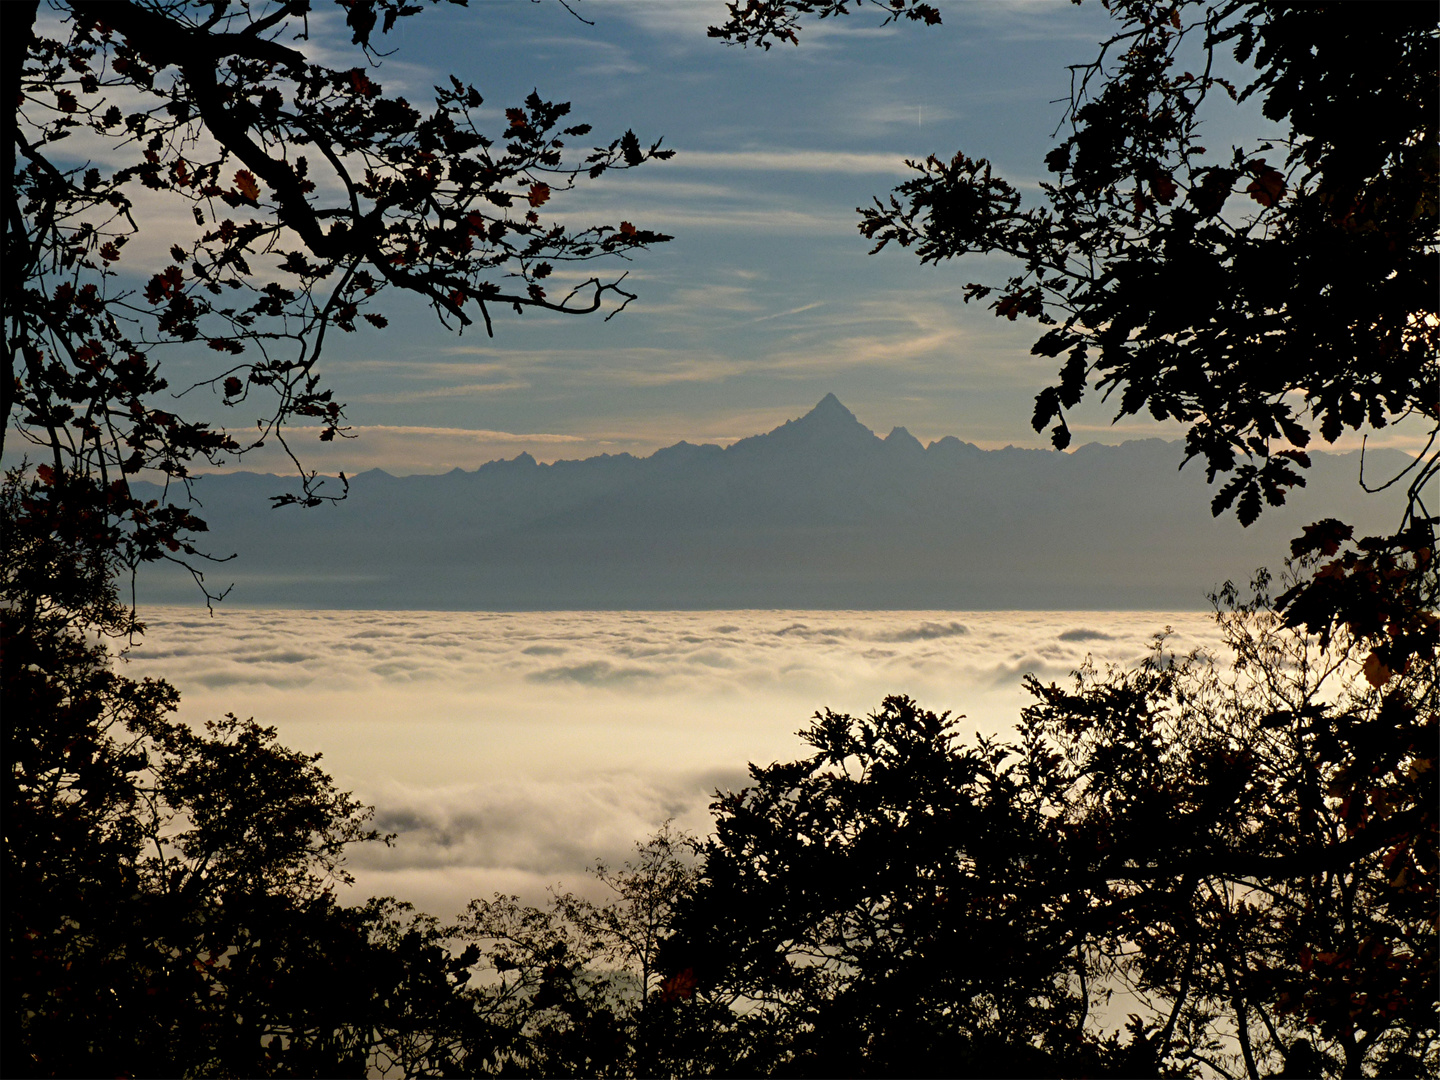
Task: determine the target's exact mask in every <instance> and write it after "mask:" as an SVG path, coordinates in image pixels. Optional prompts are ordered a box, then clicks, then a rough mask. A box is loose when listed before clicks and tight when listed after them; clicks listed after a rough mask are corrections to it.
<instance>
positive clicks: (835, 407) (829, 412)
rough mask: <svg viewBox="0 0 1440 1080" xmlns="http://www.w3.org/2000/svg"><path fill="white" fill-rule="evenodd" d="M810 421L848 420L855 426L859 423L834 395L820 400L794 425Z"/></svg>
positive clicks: (828, 395) (827, 395)
mask: <svg viewBox="0 0 1440 1080" xmlns="http://www.w3.org/2000/svg"><path fill="white" fill-rule="evenodd" d="M812 419H813V420H830V421H832V422H833V421H836V420H849V421H850V422H852V423H855V424H858V423H860V421H859V420H857V419H855V414H854V413H852V412H851V411H850V410H849V409H847V408H846V407H845V406H844V405H842V404H840V399H839V398H837V397H836V396H835V395H834V394H826V395H825V396H824V397H823V398H821V399H820V402H819V404H817V405H816V406H815V407H814V408H813V409H811V410H810V411H809V412H808V413H806V414H805V415H804V416H802V417H800V419H799V420H798V421H796V423H804V422H805V421H806V420H812Z"/></svg>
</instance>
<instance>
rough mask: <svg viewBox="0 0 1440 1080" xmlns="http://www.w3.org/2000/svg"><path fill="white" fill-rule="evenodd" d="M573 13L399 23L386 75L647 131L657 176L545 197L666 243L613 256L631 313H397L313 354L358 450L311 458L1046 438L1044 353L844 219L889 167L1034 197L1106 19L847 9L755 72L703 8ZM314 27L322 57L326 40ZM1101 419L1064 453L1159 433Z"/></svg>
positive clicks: (644, 2) (418, 88)
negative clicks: (975, 176)
mask: <svg viewBox="0 0 1440 1080" xmlns="http://www.w3.org/2000/svg"><path fill="white" fill-rule="evenodd" d="M574 6H575V7H576V9H577V11H578V12H579V13H580V14H582V15H584V16H585V17H586V18H588V19H590V20H591V21H592V22H593V23H594V25H593V26H587V25H585V24H584V23H582V22H580V21H579V20H578V19H576V18H575V17H573V16H572V15H570V14H569V13H568V12H567V11H566V10H565V9H564V8H563V7H562V6H561V5H560V4H559V3H556V2H545V3H538V4H532V3H527V2H524V0H480V2H478V3H472V4H471V5H470V6H469V7H468V8H454V7H449V6H443V7H441V8H439V9H429V10H427V11H425V13H424V14H422V15H418V16H415V17H413V18H410V19H406V20H403V21H402V22H401V24H400V28H399V29H398V30H397V32H396V33H395V34H393V35H392V37H391V44H392V46H393V47H394V48H395V52H394V53H393V54H392V55H391V56H389V57H388V58H386V59H385V60H384V61H383V63H382V66H381V69H380V73H379V76H378V77H379V80H380V81H381V83H382V84H383V85H384V86H385V89H386V91H387V92H388V93H396V92H400V93H405V94H407V95H411V96H413V97H415V98H422V97H424V96H425V94H426V93H427V91H428V88H429V87H430V85H431V84H433V83H435V82H438V81H440V80H441V78H442V76H443V75H444V74H446V73H448V72H454V73H455V74H456V75H458V76H459V77H460V78H461V79H463V80H466V81H469V82H473V83H474V84H475V85H476V86H477V87H478V88H479V89H480V90H481V92H482V93H483V94H484V95H485V98H486V103H485V109H486V111H487V112H493V115H494V117H495V118H496V119H497V120H498V118H499V117H500V116H501V115H502V112H503V109H504V108H505V107H507V106H511V105H516V104H518V103H519V102H520V101H521V100H522V99H523V97H524V96H525V95H526V94H527V93H529V92H530V90H531V89H538V91H539V92H540V94H541V95H542V96H543V97H546V98H549V99H551V100H563V101H571V102H572V103H573V105H574V111H573V113H572V117H573V118H574V119H575V120H577V121H584V122H588V123H591V124H593V125H594V127H595V132H594V135H593V136H592V140H593V141H594V142H597V143H598V142H601V141H608V140H609V139H610V138H613V137H615V136H618V135H619V134H620V133H621V132H623V131H624V130H625V129H626V128H634V129H635V131H636V132H637V133H638V134H639V135H640V136H641V139H642V142H648V141H650V140H653V139H655V138H658V137H661V136H663V137H664V139H665V144H666V145H667V146H669V147H672V148H674V149H675V150H676V151H677V153H676V156H675V158H674V159H673V160H671V161H668V162H663V163H655V164H649V165H646V166H644V167H643V168H641V169H639V170H636V171H634V172H628V173H620V174H615V175H613V176H607V177H605V178H604V179H603V180H602V181H601V182H600V183H597V184H593V185H584V186H583V187H582V189H581V190H577V191H574V192H570V193H567V194H565V195H564V196H563V197H562V196H560V195H557V196H556V198H555V200H554V202H553V206H554V208H555V209H556V212H557V216H559V217H560V218H561V219H562V220H567V221H573V222H575V223H580V222H585V221H589V220H596V221H606V222H614V221H616V220H621V219H623V220H630V221H633V222H635V223H636V224H637V225H639V226H641V227H644V228H654V229H659V230H662V231H664V232H667V233H671V234H674V236H675V240H674V241H672V242H671V243H669V244H666V245H663V246H661V247H658V248H656V249H654V250H652V251H649V252H644V253H641V254H639V255H638V256H637V257H636V258H635V260H634V261H633V263H631V264H630V265H629V267H628V269H629V271H630V278H629V281H630V283H631V284H632V286H633V287H634V291H636V292H638V293H639V294H640V298H639V300H637V301H636V302H635V303H633V304H632V305H631V306H630V307H629V309H628V310H626V311H625V312H624V313H622V314H621V315H620V316H619V317H617V318H615V319H612V320H610V321H609V322H601V321H600V319H598V318H594V317H591V318H584V319H567V318H563V317H558V316H556V317H548V316H544V315H535V314H527V315H525V316H524V317H523V318H520V317H506V318H503V319H501V320H499V321H498V322H497V327H496V335H495V337H494V338H493V339H487V338H486V337H485V336H484V334H483V332H476V331H475V330H471V331H468V332H467V333H466V334H465V335H463V336H456V335H455V334H453V333H452V332H449V331H446V330H444V329H443V328H441V327H439V326H438V325H436V324H435V323H434V321H433V319H432V318H431V317H430V316H429V314H428V313H427V312H425V311H423V310H421V309H420V308H419V306H418V305H415V306H414V308H413V309H410V308H406V307H404V306H403V305H401V306H400V307H398V308H396V309H395V310H394V314H396V315H397V316H398V317H397V318H396V319H395V321H394V323H392V329H391V330H390V331H389V332H386V333H374V332H365V333H362V334H357V335H356V336H355V337H354V338H346V339H344V340H343V341H336V340H334V339H332V345H330V346H329V347H330V350H331V351H330V353H329V361H328V362H327V364H326V367H327V370H328V371H329V373H330V375H331V378H332V380H333V382H334V385H335V386H336V388H337V391H338V394H339V396H340V397H341V398H342V399H343V400H345V401H347V402H348V403H349V405H350V415H351V417H352V420H353V422H354V424H355V426H356V431H357V433H358V434H359V435H360V436H361V438H360V439H359V440H358V441H349V442H346V443H343V444H341V445H339V446H338V447H336V448H334V449H327V448H322V447H319V445H318V444H311V448H312V450H313V451H314V452H313V453H310V454H308V455H307V461H308V462H310V463H314V464H317V465H319V466H320V467H321V468H324V469H326V470H334V469H339V468H344V469H346V470H347V471H350V472H355V471H358V470H360V469H363V468H368V467H372V466H381V467H385V468H387V469H390V470H391V471H395V472H417V471H438V470H445V469H449V468H452V467H454V466H457V465H458V466H461V467H465V468H474V467H475V466H477V465H479V464H480V463H482V462H483V461H486V460H489V459H491V458H494V457H500V456H504V457H511V456H513V455H514V454H516V453H519V452H520V451H521V450H528V451H530V452H531V453H533V454H534V455H535V456H536V457H538V458H540V459H541V460H553V459H554V458H556V457H583V456H588V455H590V454H594V453H603V452H611V453H614V452H620V451H630V452H632V453H648V452H650V451H651V450H653V449H655V448H657V447H660V446H663V445H667V444H669V443H672V442H675V441H678V440H679V439H682V438H685V439H690V440H691V441H715V442H721V443H724V442H728V441H730V440H732V439H735V438H739V437H743V436H745V435H749V434H753V433H755V432H758V431H762V430H767V429H769V428H770V427H773V426H775V425H776V424H778V423H780V422H782V421H783V420H785V419H787V418H790V417H793V416H796V415H799V414H800V413H802V412H804V411H805V410H806V409H808V408H809V407H810V406H812V405H813V404H814V403H815V402H816V401H818V400H819V399H820V398H821V397H822V396H823V395H824V394H825V393H827V392H831V391H833V392H834V393H836V394H837V395H838V396H839V397H840V398H841V400H842V401H844V402H845V403H846V404H847V405H848V406H849V407H850V408H851V409H852V410H854V411H855V413H856V414H857V415H858V416H859V417H860V419H861V420H862V421H864V422H865V423H866V424H868V425H869V426H871V427H873V428H876V429H879V430H881V431H882V432H883V431H888V430H889V428H890V427H891V426H892V425H904V426H906V427H908V428H909V429H910V430H911V431H912V432H913V433H914V434H916V435H917V436H918V437H920V438H921V439H922V440H928V439H933V438H939V437H940V436H943V435H947V434H955V435H959V436H960V437H962V438H965V439H968V440H970V441H972V442H976V443H978V444H980V445H982V446H987V447H989V446H1004V445H1006V444H1008V443H1014V444H1016V445H1041V444H1042V441H1041V439H1040V438H1039V437H1038V436H1036V435H1035V434H1034V432H1032V431H1031V430H1030V427H1029V423H1028V418H1029V415H1030V411H1031V400H1032V398H1033V395H1034V393H1035V391H1036V390H1037V389H1038V388H1039V387H1040V386H1041V385H1043V383H1044V381H1045V380H1046V379H1047V377H1048V376H1050V375H1051V374H1052V372H1051V371H1050V365H1051V362H1050V361H1045V360H1035V359H1032V358H1031V357H1030V356H1029V354H1028V351H1029V344H1030V342H1031V340H1032V339H1033V332H1032V329H1031V328H1029V327H1027V326H1025V325H1024V324H1018V325H1017V324H1010V323H1006V322H1003V321H1000V320H997V319H995V318H994V317H993V316H992V315H991V314H990V313H988V312H987V311H986V310H985V309H984V308H983V307H968V308H967V307H965V306H963V305H962V304H961V303H960V299H959V295H960V290H961V286H962V285H963V283H964V282H965V281H968V280H973V279H974V277H975V276H976V275H977V274H979V273H982V272H983V269H984V268H982V267H979V266H971V267H960V266H954V265H952V266H942V267H939V268H935V267H928V268H924V267H920V266H919V265H918V264H917V262H916V260H915V259H914V257H913V256H912V255H911V254H909V253H908V252H903V251H889V250H887V251H886V252H884V253H882V254H880V255H878V256H870V255H868V254H867V250H868V247H869V245H868V244H867V242H866V241H865V240H864V239H863V238H862V237H860V235H859V234H858V232H857V231H856V227H855V226H856V221H857V215H856V213H855V208H856V207H857V206H859V205H861V204H863V203H866V202H868V201H869V199H870V198H871V196H872V195H877V194H884V193H885V192H887V191H888V190H889V189H890V188H891V187H893V186H894V185H895V184H896V183H897V182H899V181H900V180H901V179H903V178H904V176H905V174H906V170H905V167H904V164H903V160H904V159H905V158H906V157H916V156H924V155H926V154H928V153H932V152H933V153H938V154H942V155H946V156H948V155H950V154H952V153H953V152H955V151H956V150H957V149H963V150H964V151H965V152H967V153H969V154H971V155H972V156H981V155H983V156H987V157H989V158H991V159H992V160H993V161H995V163H996V165H997V167H998V169H999V170H1000V171H1001V172H1002V174H1003V175H1006V176H1007V177H1008V178H1010V179H1011V180H1012V182H1016V183H1017V184H1018V185H1019V186H1020V187H1021V188H1022V190H1024V191H1026V192H1027V193H1029V194H1034V193H1035V183H1036V181H1037V180H1038V179H1039V178H1040V177H1041V176H1042V175H1043V166H1042V164H1041V160H1042V158H1043V156H1044V154H1045V152H1046V151H1047V150H1048V149H1049V148H1050V146H1051V145H1053V142H1052V139H1051V133H1052V132H1053V131H1054V129H1055V127H1056V125H1057V124H1058V123H1059V121H1060V119H1061V117H1062V115H1063V102H1062V100H1061V99H1065V98H1066V97H1067V96H1068V88H1069V74H1068V72H1067V70H1066V64H1069V63H1076V62H1079V61H1082V60H1085V59H1088V58H1090V57H1092V56H1093V55H1094V51H1095V43H1096V42H1097V41H1098V40H1099V39H1100V38H1102V37H1103V36H1104V35H1105V34H1106V33H1107V32H1108V31H1109V29H1110V27H1111V24H1110V22H1109V19H1108V16H1107V15H1106V13H1105V11H1104V10H1103V9H1102V8H1101V7H1100V6H1099V5H1098V4H1087V5H1084V6H1082V7H1079V8H1077V7H1075V6H1073V5H1071V4H1069V3H1064V2H1055V3H1050V2H1046V3H1002V4H990V3H952V4H947V5H944V7H943V11H944V17H945V22H944V25H942V26H940V27H935V28H931V29H925V28H922V27H919V26H917V25H915V24H910V23H905V24H902V25H897V26H890V27H882V26H880V22H881V19H880V17H879V13H877V12H873V11H863V10H862V11H859V12H857V13H856V14H853V15H851V16H850V17H848V18H846V19H835V20H828V21H826V22H825V23H820V24H815V23H812V24H811V25H810V26H809V27H808V28H807V30H806V31H805V32H804V34H803V35H802V44H801V46H800V47H799V48H794V47H790V46H784V47H777V48H775V49H772V50H771V51H770V52H768V53H767V52H764V51H761V50H757V49H740V48H736V47H727V46H725V45H724V44H723V43H721V42H719V41H716V40H713V39H710V38H707V37H706V34H705V28H706V26H707V25H709V24H711V23H714V22H718V21H720V20H721V18H722V17H723V7H722V6H721V5H720V4H717V3H711V2H709V0H678V2H669V0H638V2H630V3H625V2H617V0H581V2H580V3H578V4H576V5H574ZM332 21H335V22H336V23H337V25H335V26H333V27H331V26H328V25H327V24H326V23H325V22H324V21H323V20H322V21H321V22H320V23H319V24H318V25H317V26H316V27H315V28H316V29H317V31H318V34H317V38H318V41H317V43H324V42H325V39H326V37H327V36H328V34H330V33H334V32H337V31H339V30H340V29H341V28H340V27H339V26H338V20H332ZM331 40H332V41H333V45H326V47H327V48H334V49H335V50H336V51H337V52H339V51H341V48H342V46H343V42H342V41H341V40H339V39H338V37H337V38H334V39H331ZM336 59H338V57H337V58H336ZM346 62H347V63H349V62H353V61H346ZM495 126H496V127H497V129H498V128H502V127H503V126H504V125H503V120H499V122H497V123H496V124H495ZM587 269H588V268H587ZM995 269H998V268H992V273H993V272H994V270H995ZM392 304H393V301H392ZM1109 420H1110V415H1109V413H1108V412H1105V411H1102V410H1093V411H1090V412H1087V413H1086V414H1085V415H1083V416H1082V417H1081V422H1080V425H1079V426H1080V427H1081V428H1082V429H1084V430H1082V431H1081V435H1082V438H1096V439H1102V440H1104V441H1119V440H1121V439H1123V438H1126V437H1134V436H1136V435H1140V434H1144V435H1153V434H1156V433H1157V430H1156V428H1155V426H1154V425H1150V424H1146V423H1143V422H1142V423H1138V424H1133V425H1126V426H1122V427H1118V428H1112V427H1111V426H1110V425H1109ZM1090 428H1093V430H1088V429H1090ZM322 454H323V456H321V455H322ZM258 464H260V463H259V462H258V461H256V462H252V463H251V464H250V465H249V467H255V466H256V465H258Z"/></svg>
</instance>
